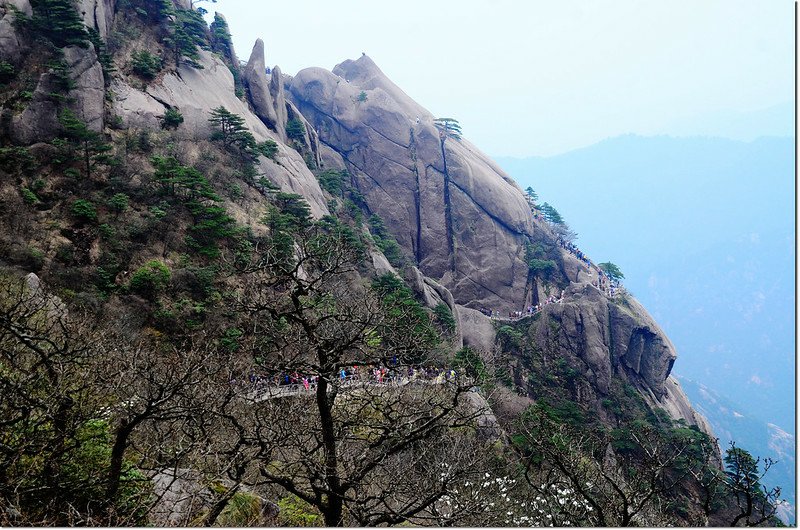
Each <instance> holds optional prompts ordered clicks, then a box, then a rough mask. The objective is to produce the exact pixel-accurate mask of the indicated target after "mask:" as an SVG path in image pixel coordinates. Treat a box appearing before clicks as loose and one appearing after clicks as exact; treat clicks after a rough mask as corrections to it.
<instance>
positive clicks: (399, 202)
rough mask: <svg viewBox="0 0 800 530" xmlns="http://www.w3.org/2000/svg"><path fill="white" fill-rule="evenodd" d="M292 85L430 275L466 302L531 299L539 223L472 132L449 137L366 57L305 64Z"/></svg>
mask: <svg viewBox="0 0 800 530" xmlns="http://www.w3.org/2000/svg"><path fill="white" fill-rule="evenodd" d="M362 92H363V94H362ZM289 93H290V95H291V96H292V98H293V100H294V102H295V104H296V106H297V107H298V109H299V110H300V112H302V113H303V114H304V115H305V116H306V118H307V119H308V120H309V122H310V123H311V124H312V125H313V126H314V128H315V129H316V130H317V132H318V134H319V138H320V141H321V142H322V143H323V144H325V145H327V146H328V147H329V148H330V149H332V150H333V151H335V152H336V153H338V154H339V155H340V156H341V158H342V159H343V161H344V163H345V165H346V167H347V169H348V170H349V172H350V174H351V175H352V178H353V184H354V185H355V186H356V187H357V188H358V189H359V191H361V193H362V194H364V196H365V197H366V199H367V203H368V204H369V205H370V209H371V210H372V211H373V212H374V213H377V214H378V215H380V216H381V217H382V218H383V219H384V220H385V222H386V225H387V226H388V227H389V229H390V230H391V231H392V233H393V235H394V236H395V237H396V238H397V240H398V242H399V243H400V244H401V245H402V246H403V248H404V249H405V251H406V255H407V256H408V257H409V258H411V259H412V261H415V262H416V263H417V265H418V267H419V269H420V270H421V271H422V272H423V274H425V275H426V276H429V277H431V278H434V279H436V280H437V281H439V282H440V283H442V284H443V285H444V286H445V287H447V288H448V289H450V290H451V291H452V293H453V296H454V297H455V301H456V303H458V304H461V305H465V306H469V307H475V308H477V307H483V306H485V307H495V308H498V309H501V310H510V309H511V308H519V307H522V306H523V305H524V300H525V298H526V296H527V294H528V293H527V279H528V269H527V266H526V265H525V263H524V262H523V261H522V257H523V256H524V241H525V240H526V237H525V236H526V235H529V234H532V233H533V224H532V222H531V219H530V210H529V208H528V206H527V204H526V202H525V199H524V196H523V194H522V191H521V190H520V189H519V187H517V185H516V184H515V183H514V182H513V181H512V180H511V179H510V178H509V177H508V176H507V175H505V174H504V173H503V172H502V170H500V169H499V168H498V167H497V166H496V165H495V164H494V163H493V162H491V161H490V160H489V159H488V158H487V157H486V156H485V155H484V154H483V153H481V152H480V151H478V150H477V149H476V148H475V147H474V146H472V145H471V144H470V143H469V142H467V141H466V140H461V141H459V140H455V139H452V138H448V139H446V140H445V141H444V145H442V142H441V140H440V137H439V131H438V130H437V129H436V127H435V126H434V125H433V116H432V115H431V114H430V113H429V112H428V111H426V110H425V109H424V108H422V107H421V106H420V105H418V104H417V103H416V102H414V101H413V100H411V98H409V97H408V96H407V95H406V94H405V93H404V92H403V91H402V90H400V89H399V88H398V87H397V86H396V85H394V83H392V82H391V81H389V80H388V79H387V78H386V76H384V75H383V73H382V72H381V71H380V69H378V67H377V66H375V64H374V63H373V62H372V61H371V60H370V59H369V58H368V57H366V56H363V57H361V58H360V59H358V60H357V61H345V62H344V63H342V64H340V65H338V66H337V67H336V68H334V71H333V73H331V72H329V71H327V70H324V69H322V68H307V69H305V70H302V71H301V72H299V73H298V74H297V75H296V76H295V77H294V78H293V79H292V81H291V84H290V85H289Z"/></svg>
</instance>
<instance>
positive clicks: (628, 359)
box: [529, 283, 705, 426]
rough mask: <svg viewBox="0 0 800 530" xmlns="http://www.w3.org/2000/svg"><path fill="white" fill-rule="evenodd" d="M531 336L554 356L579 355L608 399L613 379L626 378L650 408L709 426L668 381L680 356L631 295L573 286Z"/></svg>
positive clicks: (548, 309) (536, 324)
mask: <svg viewBox="0 0 800 530" xmlns="http://www.w3.org/2000/svg"><path fill="white" fill-rule="evenodd" d="M529 333H530V334H531V336H532V337H533V338H534V340H535V342H536V344H541V345H548V346H547V348H548V355H550V356H554V357H556V358H558V357H562V356H567V355H575V356H577V357H578V358H580V359H581V360H582V361H583V362H584V363H585V365H586V368H587V370H586V373H587V374H589V380H590V383H591V384H592V386H593V387H594V388H595V389H596V391H597V392H598V393H599V394H600V395H607V394H608V393H609V391H610V388H611V381H612V378H613V377H622V378H625V379H627V380H628V381H629V382H630V383H631V384H632V385H634V386H635V387H636V388H638V389H639V391H640V393H641V394H642V396H643V397H644V398H645V400H646V401H647V402H648V403H649V404H650V405H651V406H658V407H663V408H665V409H666V410H667V412H669V413H670V415H672V416H673V417H674V418H676V419H677V418H683V419H685V420H687V421H688V422H689V423H691V424H700V425H701V426H705V423H704V421H702V419H698V418H699V416H698V415H696V413H695V412H694V411H693V410H692V409H691V406H690V404H689V401H688V400H687V399H686V396H685V395H683V392H682V391H681V390H680V387H679V386H678V385H677V383H676V382H675V380H674V379H672V378H670V377H669V374H670V372H671V371H672V365H673V363H674V362H675V358H676V357H677V354H676V353H675V348H674V347H673V345H672V343H671V342H670V340H669V339H668V338H667V336H666V335H665V334H664V332H663V331H662V330H661V328H659V327H658V325H657V324H656V323H655V322H654V321H653V319H652V318H650V316H649V315H648V314H647V312H646V311H645V310H644V308H643V307H642V306H641V305H639V303H638V302H636V300H634V299H633V298H631V297H625V299H624V301H623V300H622V298H620V297H618V298H616V299H615V301H611V300H610V299H608V298H607V297H606V296H604V295H603V293H601V292H600V291H599V290H598V289H596V288H595V287H593V286H591V285H589V284H586V283H582V284H573V285H572V286H570V287H569V288H568V289H567V290H566V292H565V293H564V299H563V302H562V303H560V304H552V305H549V306H547V307H545V309H544V311H543V312H542V315H541V317H539V318H538V319H536V321H535V322H534V323H533V324H532V325H531V328H530V330H529Z"/></svg>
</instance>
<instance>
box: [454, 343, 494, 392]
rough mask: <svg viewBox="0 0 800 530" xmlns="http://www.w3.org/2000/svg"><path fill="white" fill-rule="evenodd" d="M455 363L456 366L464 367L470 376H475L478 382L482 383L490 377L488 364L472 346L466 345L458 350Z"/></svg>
mask: <svg viewBox="0 0 800 530" xmlns="http://www.w3.org/2000/svg"><path fill="white" fill-rule="evenodd" d="M453 365H454V366H455V367H456V368H464V370H465V371H466V372H467V375H468V376H469V377H472V378H475V379H476V380H477V382H478V383H482V382H484V381H485V380H486V378H487V377H488V375H489V374H488V372H487V371H486V365H485V364H483V359H481V356H480V355H479V354H478V352H476V351H475V350H473V349H472V348H470V347H468V346H466V347H464V348H461V349H460V350H458V351H457V352H456V355H455V359H454V362H453Z"/></svg>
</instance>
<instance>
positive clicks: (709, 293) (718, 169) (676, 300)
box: [498, 113, 795, 496]
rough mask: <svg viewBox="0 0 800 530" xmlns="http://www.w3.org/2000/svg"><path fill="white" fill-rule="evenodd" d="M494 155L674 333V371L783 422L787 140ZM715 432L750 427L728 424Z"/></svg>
mask: <svg viewBox="0 0 800 530" xmlns="http://www.w3.org/2000/svg"><path fill="white" fill-rule="evenodd" d="M778 114H780V113H778ZM781 116H785V114H781ZM766 118H768V116H767V117H766ZM766 118H765V120H763V122H764V123H766V122H767V121H769V120H768V119H766ZM731 120H733V118H731ZM734 121H735V120H734ZM779 129H780V127H776V129H775V130H779ZM498 162H499V163H500V165H501V166H502V167H503V168H504V169H506V170H507V171H508V172H509V173H510V174H511V175H512V176H513V177H514V178H515V179H516V180H517V182H519V183H520V185H521V186H522V187H527V186H532V187H533V189H534V190H535V191H536V192H537V193H538V195H539V201H540V202H545V201H546V202H549V203H550V204H552V205H553V206H555V207H556V208H557V209H558V211H559V212H560V213H561V214H562V216H563V217H564V218H565V219H566V221H567V222H568V223H569V224H570V226H571V227H572V228H573V229H574V230H575V231H576V232H577V233H578V234H579V238H578V241H577V244H578V246H579V247H580V248H581V249H582V250H584V251H585V252H587V253H588V255H589V256H590V257H591V258H592V259H593V260H594V261H595V262H602V261H612V262H614V263H616V264H617V265H619V266H620V267H621V268H622V270H623V272H624V273H625V275H626V279H625V285H626V287H627V288H628V289H630V290H631V291H632V292H633V293H634V295H635V296H637V298H638V299H639V300H641V301H642V303H643V305H644V306H645V307H647V308H648V310H649V311H651V312H652V313H653V315H654V317H655V318H656V319H657V320H658V321H659V322H660V323H661V325H662V326H663V327H664V329H665V331H666V332H667V333H668V334H669V336H670V338H671V339H672V341H673V342H674V344H675V346H676V348H677V350H678V354H679V357H678V360H677V361H676V363H675V372H676V373H677V374H680V375H682V376H685V377H687V378H690V379H693V380H694V381H696V382H698V383H701V384H703V385H705V386H706V387H707V388H708V389H710V390H711V391H715V392H717V393H718V394H719V395H721V396H724V397H727V398H729V399H731V400H732V401H734V402H736V403H740V404H741V405H742V406H743V407H744V408H745V409H748V410H750V411H753V414H755V416H756V418H751V420H752V421H756V419H757V420H759V421H760V423H759V424H760V425H761V426H765V425H766V424H767V423H770V424H773V425H775V426H776V427H778V428H780V429H782V430H783V431H788V432H792V431H793V425H794V416H795V406H794V373H795V371H794V367H795V362H794V343H793V340H794V267H793V263H794V262H793V259H794V241H795V234H794V223H793V218H794V217H793V213H794V209H793V208H794V196H795V190H794V180H793V178H792V175H793V171H794V139H793V138H790V137H762V138H758V139H756V140H754V141H750V142H743V141H737V140H732V139H723V138H712V137H685V138H678V137H669V136H654V137H642V136H635V135H627V136H621V137H616V138H612V139H608V140H605V141H603V142H600V143H598V144H596V145H593V146H590V147H587V148H584V149H579V150H575V151H572V152H569V153H565V154H562V155H559V156H555V157H549V158H538V157H534V158H526V159H513V158H498ZM692 398H693V401H694V396H692ZM709 419H710V420H711V421H712V423H715V420H714V419H713V418H709ZM715 427H716V425H715ZM751 430H752V429H751ZM718 435H719V436H720V438H722V439H724V438H726V436H730V435H732V436H733V437H734V438H737V439H739V438H741V439H743V440H744V439H754V437H753V435H752V433H750V432H748V430H747V429H741V428H739V427H737V426H736V425H735V424H734V425H730V428H726V429H725V431H724V432H718ZM723 441H724V440H723ZM751 449H752V450H753V452H754V453H760V454H767V452H769V453H770V454H773V455H774V456H775V457H776V458H777V457H778V456H779V455H777V454H774V451H769V449H768V447H765V446H764V445H762V446H761V447H753V448H751ZM793 449H794V445H793V440H792V451H791V453H793ZM792 486H793V484H792ZM786 493H787V494H788V493H789V491H786ZM787 496H789V495H787Z"/></svg>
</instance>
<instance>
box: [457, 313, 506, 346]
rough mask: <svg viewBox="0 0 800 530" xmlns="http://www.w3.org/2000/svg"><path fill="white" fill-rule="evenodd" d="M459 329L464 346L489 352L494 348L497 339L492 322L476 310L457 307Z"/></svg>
mask: <svg viewBox="0 0 800 530" xmlns="http://www.w3.org/2000/svg"><path fill="white" fill-rule="evenodd" d="M457 311H458V322H459V329H460V330H461V336H462V338H463V341H464V346H469V347H470V348H472V349H474V350H477V351H482V352H490V351H492V349H493V348H494V342H495V339H496V337H497V333H496V332H495V329H494V325H493V324H492V320H491V319H490V318H489V317H487V316H486V315H484V314H483V313H481V312H480V311H478V310H476V309H470V308H469V307H464V306H461V305H460V306H457Z"/></svg>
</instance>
